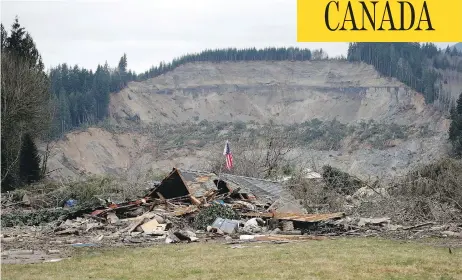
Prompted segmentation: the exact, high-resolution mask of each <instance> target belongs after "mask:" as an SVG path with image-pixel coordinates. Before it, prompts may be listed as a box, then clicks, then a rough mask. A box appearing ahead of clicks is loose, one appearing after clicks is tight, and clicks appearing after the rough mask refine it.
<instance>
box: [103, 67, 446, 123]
mask: <svg viewBox="0 0 462 280" xmlns="http://www.w3.org/2000/svg"><path fill="white" fill-rule="evenodd" d="M110 113H111V116H112V118H114V119H117V120H119V121H121V120H123V119H125V118H127V117H128V118H129V117H133V116H135V114H138V116H139V117H140V119H141V121H142V122H145V123H150V122H155V123H178V122H184V121H188V120H190V121H195V120H199V121H200V120H203V119H205V120H220V121H236V120H240V121H250V120H253V121H256V122H267V121H269V120H273V121H275V122H277V123H281V124H290V123H293V122H304V121H306V120H310V119H313V118H319V119H333V118H337V119H338V120H341V121H342V122H347V123H348V122H352V121H358V120H361V119H374V120H377V121H386V122H396V123H402V124H410V123H428V118H432V119H433V120H435V121H437V122H438V121H440V120H441V119H440V115H438V114H437V112H436V111H434V110H432V109H430V108H426V106H425V102H424V99H423V97H422V96H421V95H420V94H416V93H415V92H414V91H412V90H410V89H408V88H407V87H406V86H404V85H403V84H401V83H400V82H398V81H396V80H394V79H388V78H382V77H380V75H379V74H378V73H377V72H376V71H375V70H374V69H373V67H371V66H369V65H366V64H356V63H355V64H353V63H348V62H343V61H314V62H308V61H307V62H240V63H191V64H187V65H184V66H181V67H179V68H177V69H175V70H174V71H172V72H169V73H167V74H165V75H162V76H160V77H157V78H154V79H150V80H148V81H145V82H139V83H131V84H130V85H129V87H128V88H126V89H125V90H123V91H121V92H120V93H118V94H114V95H113V96H112V98H111V106H110Z"/></svg>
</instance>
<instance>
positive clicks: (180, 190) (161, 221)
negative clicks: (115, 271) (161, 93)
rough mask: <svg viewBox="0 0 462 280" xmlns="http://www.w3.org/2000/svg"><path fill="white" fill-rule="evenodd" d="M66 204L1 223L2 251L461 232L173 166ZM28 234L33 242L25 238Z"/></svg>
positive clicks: (450, 226)
mask: <svg viewBox="0 0 462 280" xmlns="http://www.w3.org/2000/svg"><path fill="white" fill-rule="evenodd" d="M67 207H68V208H69V209H74V208H77V207H78V202H75V201H72V203H68V204H67ZM69 209H68V210H67V212H63V213H67V214H63V216H61V217H60V218H59V219H56V220H55V221H53V222H48V223H47V224H46V225H45V226H43V227H35V226H34V227H29V232H26V233H24V232H19V231H18V230H17V229H15V228H14V227H8V228H2V235H1V238H2V245H3V246H2V247H3V248H5V249H6V250H9V249H12V248H14V249H17V247H18V246H19V247H21V246H23V245H24V246H23V247H22V248H24V249H26V248H27V249H28V250H29V249H34V250H42V251H43V250H44V247H40V246H45V245H44V244H47V245H50V246H52V249H53V250H56V249H59V250H63V251H65V249H63V248H68V247H69V246H71V247H89V246H101V245H110V246H118V245H124V246H125V245H130V244H132V245H139V246H142V245H148V244H152V243H167V244H171V243H190V242H213V241H217V240H221V241H226V242H228V243H233V244H234V243H242V242H252V241H258V242H273V243H281V242H282V243H284V242H291V241H301V240H321V239H324V238H327V237H329V236H357V235H360V236H371V235H372V236H373V235H387V234H388V235H393V236H402V237H406V238H409V237H411V238H419V237H428V236H440V237H442V236H444V237H453V238H461V237H462V225H461V224H448V225H443V226H438V225H435V224H433V223H430V222H429V223H423V224H418V225H413V226H408V227H404V226H401V225H396V224H393V223H392V221H391V219H390V218H387V217H384V218H360V217H356V218H353V217H349V216H346V215H345V213H343V212H339V213H323V214H307V213H305V211H304V209H302V208H301V207H300V204H299V202H298V201H297V200H296V199H295V198H293V197H292V196H291V194H290V192H289V191H287V190H285V188H284V187H283V186H282V185H280V183H278V182H273V181H268V180H261V179H256V178H248V177H242V176H235V175H229V174H223V175H222V176H220V177H218V176H217V175H216V174H213V173H205V172H197V171H183V172H180V171H179V170H178V169H176V168H174V169H173V170H172V172H171V173H170V174H169V175H168V176H167V177H166V178H165V179H164V180H162V181H161V182H156V183H155V184H153V186H152V187H151V188H150V189H148V190H147V192H146V195H144V196H143V197H141V198H139V199H137V200H134V201H128V202H121V203H116V202H112V201H106V202H105V205H103V206H101V207H96V208H90V209H79V210H78V211H77V210H75V211H69ZM58 212H59V211H58ZM47 215H48V214H47ZM53 215H55V214H53ZM22 218H24V217H22ZM34 238H35V239H34ZM33 240H35V242H36V241H37V240H40V241H41V242H40V244H36V243H37V242H36V243H32V241H33ZM21 244H23V245H21ZM45 247H46V246H45ZM3 248H2V249H3ZM46 248H47V249H49V248H48V247H46ZM45 251H46V250H45ZM10 255H11V254H10ZM13 255H14V254H13ZM2 258H3V256H2Z"/></svg>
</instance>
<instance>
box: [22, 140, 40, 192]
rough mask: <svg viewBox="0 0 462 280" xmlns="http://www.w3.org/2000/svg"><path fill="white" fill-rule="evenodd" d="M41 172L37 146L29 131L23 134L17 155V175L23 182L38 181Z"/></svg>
mask: <svg viewBox="0 0 462 280" xmlns="http://www.w3.org/2000/svg"><path fill="white" fill-rule="evenodd" d="M40 174H41V170H40V156H39V154H38V149H37V146H36V145H35V143H34V140H33V139H32V137H31V135H30V134H29V133H26V134H24V136H23V141H22V145H21V153H20V156H19V175H20V179H21V181H22V182H23V183H26V184H30V183H32V182H37V181H39V180H40V179H41V178H40Z"/></svg>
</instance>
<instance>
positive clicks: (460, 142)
mask: <svg viewBox="0 0 462 280" xmlns="http://www.w3.org/2000/svg"><path fill="white" fill-rule="evenodd" d="M449 140H450V141H451V143H452V146H453V149H454V153H455V155H457V156H462V93H461V94H460V96H459V98H458V99H457V105H456V106H455V107H454V108H452V110H451V125H450V127H449Z"/></svg>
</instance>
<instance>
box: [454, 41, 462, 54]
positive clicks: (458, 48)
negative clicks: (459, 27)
mask: <svg viewBox="0 0 462 280" xmlns="http://www.w3.org/2000/svg"><path fill="white" fill-rule="evenodd" d="M453 47H454V48H456V49H457V50H459V51H461V52H462V43H457V44H455V45H454V46H453Z"/></svg>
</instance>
